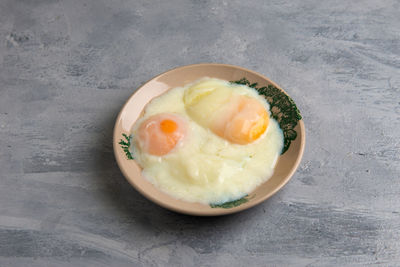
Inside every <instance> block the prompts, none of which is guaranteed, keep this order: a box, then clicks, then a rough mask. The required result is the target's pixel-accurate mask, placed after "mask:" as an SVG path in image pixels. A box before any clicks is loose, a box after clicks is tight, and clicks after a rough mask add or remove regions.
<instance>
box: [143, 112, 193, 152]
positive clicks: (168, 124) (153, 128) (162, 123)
mask: <svg viewBox="0 0 400 267" xmlns="http://www.w3.org/2000/svg"><path fill="white" fill-rule="evenodd" d="M185 135H186V122H185V121H184V120H183V119H182V118H180V117H178V116H176V115H172V114H158V115H154V116H151V117H150V118H148V119H147V120H145V121H144V122H142V124H141V125H140V126H139V130H138V143H139V146H140V148H141V149H142V150H144V151H145V152H147V153H149V154H151V155H154V156H163V155H166V154H168V153H169V152H170V151H171V150H172V149H174V147H175V146H176V145H177V144H178V142H179V141H180V140H182V138H183V137H184V136H185Z"/></svg>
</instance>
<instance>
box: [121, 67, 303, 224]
mask: <svg viewBox="0 0 400 267" xmlns="http://www.w3.org/2000/svg"><path fill="white" fill-rule="evenodd" d="M202 77H211V78H219V79H223V80H227V81H232V82H236V83H240V84H247V85H249V86H251V87H253V88H255V89H257V90H258V92H259V93H260V94H261V95H263V96H264V97H266V99H267V101H268V102H269V103H270V107H271V116H272V117H274V118H275V119H277V121H278V123H279V124H280V126H281V129H283V132H284V138H285V143H284V149H283V151H282V154H281V155H280V157H279V159H278V162H277V165H276V167H275V171H274V174H273V176H272V177H271V178H270V179H268V180H267V181H266V182H264V183H263V184H261V185H260V186H258V187H257V188H256V189H255V190H254V191H253V192H251V193H250V194H249V195H247V196H246V197H244V198H241V199H238V200H235V201H231V202H227V203H224V204H220V205H205V204H200V203H190V202H186V201H182V200H178V199H175V198H173V197H171V196H169V195H167V194H165V193H163V192H161V191H160V190H158V189H157V188H156V187H155V186H154V185H153V184H151V183H150V182H149V181H148V180H146V179H145V178H144V177H143V176H142V175H141V169H140V166H139V165H138V164H137V163H136V162H135V160H134V159H132V158H131V155H130V153H129V150H127V146H128V145H129V142H130V131H131V129H132V126H133V124H134V123H135V121H136V120H137V119H138V118H139V117H140V116H141V114H142V111H143V109H144V107H145V105H146V104H147V103H148V102H149V101H150V100H151V99H153V98H154V97H156V96H159V95H160V94H162V93H164V92H165V91H167V90H169V89H171V88H174V87H178V86H184V85H186V84H188V83H190V82H193V81H195V80H197V79H200V78H202ZM304 145H305V130H304V123H303V120H302V119H301V115H300V112H299V111H298V109H297V107H296V105H295V104H294V102H293V101H292V99H291V98H290V97H289V96H288V95H287V94H286V93H285V92H284V91H283V90H282V89H281V88H280V87H279V86H278V85H277V84H276V83H274V82H272V81H271V80H269V79H268V78H266V77H264V76H262V75H261V74H258V73H256V72H254V71H251V70H247V69H245V68H241V67H237V66H232V65H226V64H195V65H189V66H183V67H179V68H176V69H172V70H169V71H167V72H165V73H162V74H160V75H158V76H156V77H154V78H153V79H151V80H150V81H148V82H147V83H145V84H144V85H142V86H141V87H140V88H139V89H137V90H136V92H135V93H134V94H133V95H132V96H131V97H130V98H129V99H128V101H127V102H126V103H125V105H124V106H123V108H122V110H121V112H120V113H119V115H118V118H117V121H116V124H115V128H114V138H113V146H114V153H115V157H116V159H117V162H118V165H119V167H120V169H121V171H122V173H123V174H124V176H125V177H126V179H127V180H128V181H129V183H130V184H131V185H132V186H133V187H134V188H136V190H138V191H139V192H140V193H141V194H143V195H144V196H145V197H147V198H148V199H150V200H151V201H153V202H155V203H157V204H159V205H160V206H162V207H165V208H167V209H170V210H173V211H176V212H180V213H185V214H190V215H201V216H213V215H223V214H229V213H234V212H238V211H242V210H245V209H248V208H250V207H253V206H255V205H257V204H259V203H261V202H262V201H264V200H266V199H267V198H269V197H270V196H272V195H273V194H274V193H276V192H277V191H278V190H279V189H280V188H282V187H283V186H284V185H285V184H286V183H287V182H288V181H289V179H290V178H291V176H292V175H293V173H294V172H295V170H296V168H297V166H298V165H299V163H300V160H301V157H302V155H303V150H304Z"/></svg>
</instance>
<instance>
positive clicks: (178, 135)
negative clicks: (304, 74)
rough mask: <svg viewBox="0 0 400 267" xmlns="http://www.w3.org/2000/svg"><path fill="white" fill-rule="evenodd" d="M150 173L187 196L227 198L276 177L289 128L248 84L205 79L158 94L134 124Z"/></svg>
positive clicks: (139, 157)
mask: <svg viewBox="0 0 400 267" xmlns="http://www.w3.org/2000/svg"><path fill="white" fill-rule="evenodd" d="M132 135H133V142H132V145H131V148H130V149H131V151H132V153H133V155H134V158H135V160H136V161H137V162H138V164H139V165H140V166H141V167H142V173H143V176H144V177H145V178H147V179H148V180H149V181H150V182H152V183H153V184H154V185H155V186H156V187H157V188H159V189H160V190H162V191H164V192H165V193H167V194H169V195H171V196H173V197H175V198H178V199H182V200H185V201H189V202H200V203H205V204H210V203H224V202H227V201H232V200H235V199H238V198H241V197H243V196H245V195H247V194H248V193H250V192H251V191H252V190H253V189H255V187H257V186H258V185H260V184H261V183H263V182H265V181H266V180H267V179H268V178H269V177H271V175H272V173H273V170H274V166H275V163H276V161H277V158H278V157H279V154H280V152H281V150H282V147H283V134H282V131H281V129H280V128H279V125H278V123H277V122H276V121H275V120H274V119H273V118H270V115H269V105H268V103H267V102H266V100H265V98H263V97H261V96H259V95H258V93H257V91H255V90H254V89H253V88H250V87H248V86H245V85H237V84H231V83H229V82H227V81H224V80H219V79H213V78H203V79H201V80H198V81H196V82H194V83H192V84H189V85H187V86H185V87H179V88H174V89H171V90H169V91H167V92H166V93H164V94H162V95H161V96H159V97H156V98H155V99H153V100H152V101H151V102H150V103H149V104H148V105H147V106H146V108H145V111H144V114H143V116H142V117H141V118H140V119H139V120H138V121H137V122H136V123H135V125H134V127H133V129H132Z"/></svg>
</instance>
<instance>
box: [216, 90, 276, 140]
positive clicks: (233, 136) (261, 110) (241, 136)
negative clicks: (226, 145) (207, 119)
mask: <svg viewBox="0 0 400 267" xmlns="http://www.w3.org/2000/svg"><path fill="white" fill-rule="evenodd" d="M268 124H269V115H268V112H267V111H266V109H265V107H264V106H263V105H262V104H261V103H260V102H258V101H257V100H255V99H252V98H250V97H246V96H237V97H234V98H233V99H231V101H229V102H228V103H226V104H225V105H224V107H222V108H221V109H220V110H218V113H217V114H216V116H215V118H214V120H213V123H212V125H211V130H212V131H213V132H214V133H215V134H217V135H218V136H220V137H222V138H224V139H226V140H228V141H230V142H232V143H235V144H241V145H245V144H249V143H251V142H253V141H255V140H257V139H258V138H259V137H260V136H261V135H262V134H263V133H264V132H265V130H266V129H267V127H268Z"/></svg>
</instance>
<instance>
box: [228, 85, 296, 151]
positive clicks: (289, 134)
mask: <svg viewBox="0 0 400 267" xmlns="http://www.w3.org/2000/svg"><path fill="white" fill-rule="evenodd" d="M231 83H235V84H242V85H247V86H248V87H251V88H254V89H256V90H257V91H258V93H259V94H260V95H263V96H264V97H265V99H266V100H267V101H268V103H269V105H270V111H271V116H272V117H273V118H274V119H275V120H276V121H277V122H278V123H279V126H280V127H281V129H282V131H283V137H284V144H283V149H282V152H281V154H283V153H285V152H286V151H287V150H288V149H289V146H290V143H291V142H292V141H293V140H295V139H296V137H297V133H296V131H295V130H294V128H295V127H296V125H297V122H298V121H299V120H301V115H300V111H299V110H298V108H297V106H296V104H295V103H294V102H293V100H292V99H291V98H290V97H289V96H288V95H287V94H285V93H284V92H282V90H280V89H278V88H276V87H275V86H273V85H268V86H264V87H260V88H257V85H258V84H257V83H250V82H249V80H247V79H246V78H242V79H240V80H238V81H231Z"/></svg>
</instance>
